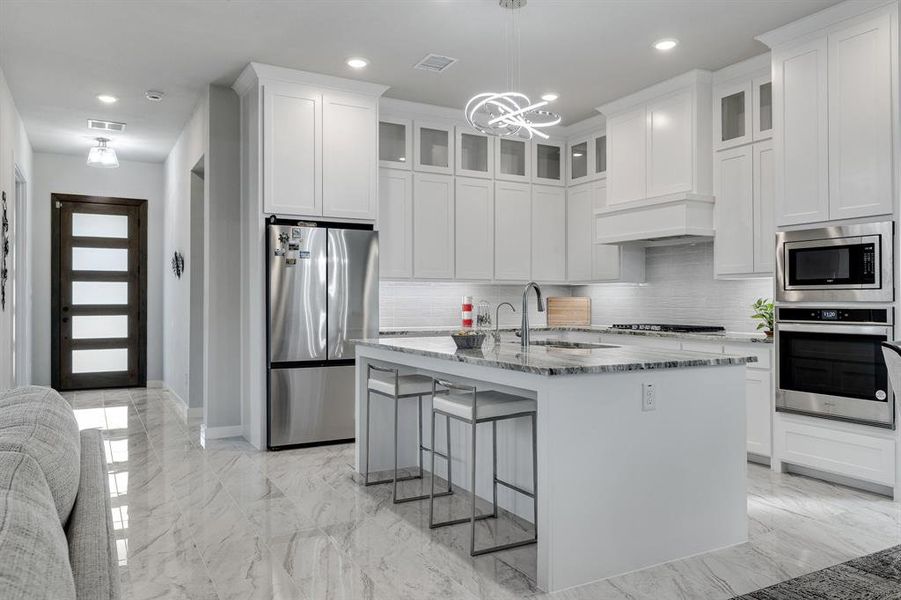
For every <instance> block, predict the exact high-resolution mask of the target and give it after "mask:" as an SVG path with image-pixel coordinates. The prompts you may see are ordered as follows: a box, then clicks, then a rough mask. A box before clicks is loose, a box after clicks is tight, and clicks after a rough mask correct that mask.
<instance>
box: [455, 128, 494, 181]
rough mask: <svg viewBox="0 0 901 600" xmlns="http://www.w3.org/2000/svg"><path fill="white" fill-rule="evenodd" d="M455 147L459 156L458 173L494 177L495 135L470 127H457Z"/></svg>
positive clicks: (456, 162)
mask: <svg viewBox="0 0 901 600" xmlns="http://www.w3.org/2000/svg"><path fill="white" fill-rule="evenodd" d="M456 132H457V139H456V140H455V141H456V143H455V144H454V147H455V148H456V152H457V156H456V160H455V161H454V164H455V165H456V173H457V175H463V176H465V177H483V178H488V179H490V178H491V177H494V153H493V150H494V141H495V138H494V137H489V136H487V135H485V134H484V133H478V132H477V131H473V130H472V129H471V128H469V127H457V128H456Z"/></svg>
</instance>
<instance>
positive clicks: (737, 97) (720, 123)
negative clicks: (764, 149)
mask: <svg viewBox="0 0 901 600" xmlns="http://www.w3.org/2000/svg"><path fill="white" fill-rule="evenodd" d="M752 96H753V82H752V81H751V80H738V81H730V82H726V83H723V84H721V85H718V86H717V87H716V88H715V89H714V90H713V134H714V137H713V148H714V150H723V149H726V148H732V147H734V146H741V145H743V144H747V143H748V142H750V141H752V139H753V137H754V118H753V112H754V111H753V108H752V106H753V99H752Z"/></svg>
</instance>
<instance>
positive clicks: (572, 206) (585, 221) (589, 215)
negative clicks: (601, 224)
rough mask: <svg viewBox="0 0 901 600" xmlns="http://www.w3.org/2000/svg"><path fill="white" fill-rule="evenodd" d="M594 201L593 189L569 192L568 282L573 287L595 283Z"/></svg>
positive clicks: (579, 187) (575, 188) (574, 188)
mask: <svg viewBox="0 0 901 600" xmlns="http://www.w3.org/2000/svg"><path fill="white" fill-rule="evenodd" d="M593 221H594V199H593V198H592V190H591V185H590V184H587V183H583V184H582V185H577V186H572V187H570V188H569V189H567V190H566V279H567V280H568V281H570V282H573V283H578V282H587V281H591V275H592V272H591V260H592V246H593V242H594V239H593V237H594V231H593V226H592V223H593Z"/></svg>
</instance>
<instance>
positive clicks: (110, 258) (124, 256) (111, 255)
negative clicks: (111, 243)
mask: <svg viewBox="0 0 901 600" xmlns="http://www.w3.org/2000/svg"><path fill="white" fill-rule="evenodd" d="M72 270H73V271H127V270H128V250H127V249H125V248H78V247H76V248H72Z"/></svg>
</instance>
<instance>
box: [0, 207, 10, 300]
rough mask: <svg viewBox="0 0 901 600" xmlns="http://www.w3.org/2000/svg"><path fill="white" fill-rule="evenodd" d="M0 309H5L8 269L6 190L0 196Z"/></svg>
mask: <svg viewBox="0 0 901 600" xmlns="http://www.w3.org/2000/svg"><path fill="white" fill-rule="evenodd" d="M0 219H2V220H0V310H4V311H5V310H6V280H7V279H9V270H8V269H7V268H6V257H7V256H9V217H8V215H7V209H6V192H2V196H0Z"/></svg>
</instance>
